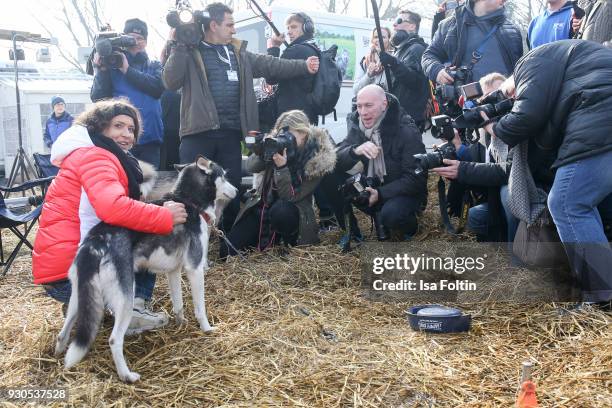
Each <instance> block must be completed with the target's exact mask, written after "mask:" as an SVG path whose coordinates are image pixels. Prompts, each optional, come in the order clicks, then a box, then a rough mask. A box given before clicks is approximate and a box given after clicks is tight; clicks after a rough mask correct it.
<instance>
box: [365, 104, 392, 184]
mask: <svg viewBox="0 0 612 408" xmlns="http://www.w3.org/2000/svg"><path fill="white" fill-rule="evenodd" d="M386 115H387V111H384V112H383V113H382V115H380V118H378V120H377V121H376V123H374V126H372V127H371V128H370V129H366V128H365V127H364V126H363V122H361V117H360V118H359V129H360V130H361V131H362V132H363V134H364V135H365V137H366V139H368V140H369V141H370V142H372V143H374V144H375V145H376V146H378V147H380V153H378V156H376V158H375V159H371V160H369V162H368V173H367V177H374V176H376V177H378V179H379V180H380V182H381V183H383V182H384V176H386V175H387V168H386V166H385V154H384V152H383V150H382V140H381V138H380V124H381V122H382V121H383V119H384V118H385V116H386Z"/></svg>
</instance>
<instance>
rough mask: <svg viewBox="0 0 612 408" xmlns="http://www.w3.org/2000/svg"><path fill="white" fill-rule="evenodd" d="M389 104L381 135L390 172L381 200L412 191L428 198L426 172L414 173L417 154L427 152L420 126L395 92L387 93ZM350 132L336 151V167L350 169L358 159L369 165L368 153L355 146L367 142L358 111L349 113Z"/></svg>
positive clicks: (411, 193) (381, 189) (380, 193)
mask: <svg viewBox="0 0 612 408" xmlns="http://www.w3.org/2000/svg"><path fill="white" fill-rule="evenodd" d="M387 100H388V101H389V106H388V108H387V113H386V115H385V118H384V119H383V121H382V123H381V124H380V135H381V139H382V149H383V153H384V155H385V165H386V170H387V175H386V176H385V180H384V181H385V182H384V184H383V185H382V186H380V187H378V193H379V195H380V200H381V201H386V200H389V199H391V198H393V197H396V196H400V195H410V196H413V197H418V198H421V199H422V202H423V203H425V202H426V199H427V172H422V173H421V174H418V175H417V174H415V172H414V171H415V169H416V161H415V160H414V156H413V155H415V154H418V153H425V145H423V139H422V137H421V133H420V132H419V130H418V128H417V127H416V125H415V124H414V121H413V120H412V118H411V117H410V116H409V115H407V114H406V112H404V110H403V109H402V108H401V106H400V105H399V102H398V101H397V98H395V96H393V95H390V94H387ZM347 125H348V134H347V136H346V139H344V140H343V141H342V142H340V143H339V144H338V147H337V149H336V152H337V154H338V159H337V162H336V171H348V170H350V169H351V168H353V166H355V164H357V162H358V161H361V162H362V163H363V166H364V168H367V167H368V159H366V158H365V156H358V155H355V153H354V151H353V150H354V149H355V148H356V147H357V146H359V145H361V144H363V143H365V142H367V141H368V140H367V139H366V136H365V135H364V134H363V132H362V131H361V129H359V112H357V111H355V112H353V113H351V114H350V115H349V116H348V117H347Z"/></svg>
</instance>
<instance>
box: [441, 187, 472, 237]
mask: <svg viewBox="0 0 612 408" xmlns="http://www.w3.org/2000/svg"><path fill="white" fill-rule="evenodd" d="M469 195H470V192H469V190H466V191H465V193H464V194H463V199H462V201H461V216H460V217H459V224H458V225H457V227H456V228H455V226H453V224H452V223H451V221H450V217H449V215H448V200H447V199H446V184H445V183H444V179H443V178H442V177H440V178H439V179H438V202H439V207H440V218H441V219H442V223H443V224H444V226H445V227H446V232H448V233H449V234H451V235H457V234H460V233H461V232H463V229H464V228H465V224H466V223H467V218H468V212H469V210H470V196H469Z"/></svg>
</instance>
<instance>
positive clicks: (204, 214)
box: [200, 211, 211, 225]
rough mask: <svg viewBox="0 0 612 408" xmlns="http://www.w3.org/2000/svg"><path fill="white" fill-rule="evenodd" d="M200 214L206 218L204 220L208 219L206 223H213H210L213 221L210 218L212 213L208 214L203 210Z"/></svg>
mask: <svg viewBox="0 0 612 408" xmlns="http://www.w3.org/2000/svg"><path fill="white" fill-rule="evenodd" d="M200 215H201V216H202V218H204V221H206V223H207V224H208V225H211V223H210V221H211V219H210V215H208V214H207V213H205V212H204V211H201V212H200Z"/></svg>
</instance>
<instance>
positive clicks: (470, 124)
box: [453, 90, 514, 129]
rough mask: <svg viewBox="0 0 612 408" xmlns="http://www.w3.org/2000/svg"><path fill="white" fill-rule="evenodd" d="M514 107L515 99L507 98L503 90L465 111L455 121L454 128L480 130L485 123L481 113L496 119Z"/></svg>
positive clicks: (493, 93) (477, 102)
mask: <svg viewBox="0 0 612 408" xmlns="http://www.w3.org/2000/svg"><path fill="white" fill-rule="evenodd" d="M513 105H514V99H510V98H506V96H505V95H504V94H503V92H502V91H501V90H497V91H495V92H492V93H491V94H489V95H487V96H486V97H484V98H483V99H480V100H478V101H476V103H475V106H473V107H471V108H468V109H464V110H463V113H462V114H461V115H460V116H458V117H456V118H455V119H454V121H453V122H454V123H453V126H454V127H456V128H457V129H478V128H480V127H482V126H483V125H484V122H485V121H484V119H483V118H482V116H481V115H480V112H484V113H486V115H487V116H488V117H489V118H495V117H498V116H503V115H505V114H506V113H508V112H510V111H511V110H512V106H513Z"/></svg>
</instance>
